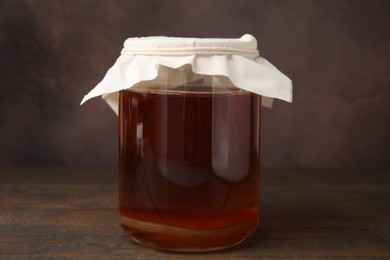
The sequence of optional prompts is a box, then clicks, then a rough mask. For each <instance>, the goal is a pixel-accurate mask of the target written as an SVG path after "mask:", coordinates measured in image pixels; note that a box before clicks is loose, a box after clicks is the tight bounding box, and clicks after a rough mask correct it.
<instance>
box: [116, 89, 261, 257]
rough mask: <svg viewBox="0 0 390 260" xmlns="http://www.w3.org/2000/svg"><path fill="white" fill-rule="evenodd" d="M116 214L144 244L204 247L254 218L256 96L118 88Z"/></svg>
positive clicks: (241, 231) (250, 226)
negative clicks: (143, 91) (117, 189)
mask: <svg viewBox="0 0 390 260" xmlns="http://www.w3.org/2000/svg"><path fill="white" fill-rule="evenodd" d="M119 100H120V102H119V133H120V134H119V142H120V152H119V155H120V167H119V218H120V223H121V225H122V227H123V228H124V230H125V231H126V232H127V233H128V234H129V235H130V236H131V237H132V238H133V239H134V240H135V241H137V242H139V243H142V244H144V245H147V246H150V247H154V248H159V249H167V250H176V251H210V250H216V249H222V248H227V247H231V246H234V245H236V244H238V243H240V242H241V241H243V240H244V239H245V238H247V237H248V236H250V235H251V234H252V233H253V232H254V231H255V229H256V228H257V225H258V219H259V138H260V105H261V104H260V96H258V95H256V94H252V93H250V92H246V91H242V90H238V91H226V92H202V91H199V92H194V91H192V92H174V91H149V92H147V93H139V92H135V91H121V92H120V97H119Z"/></svg>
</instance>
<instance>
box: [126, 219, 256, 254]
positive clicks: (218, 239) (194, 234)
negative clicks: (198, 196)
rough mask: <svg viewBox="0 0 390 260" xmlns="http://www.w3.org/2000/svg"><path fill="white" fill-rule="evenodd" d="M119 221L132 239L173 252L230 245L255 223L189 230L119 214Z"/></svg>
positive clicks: (251, 229)
mask: <svg viewBox="0 0 390 260" xmlns="http://www.w3.org/2000/svg"><path fill="white" fill-rule="evenodd" d="M120 223H121V225H122V227H123V229H124V230H125V231H126V233H127V234H128V235H129V236H130V237H131V238H132V239H133V240H134V241H135V242H137V243H139V244H141V245H143V246H146V247H150V248H154V249H158V250H164V251H175V252H209V251H217V250H223V249H227V248H231V247H234V246H236V245H238V244H240V243H242V242H243V241H244V240H245V239H246V238H248V237H249V236H250V235H251V234H253V233H254V231H255V230H256V228H257V225H258V222H256V223H254V222H251V223H236V224H235V225H229V226H227V227H219V228H207V229H191V228H184V227H174V226H168V225H164V224H157V223H149V222H145V221H140V220H136V219H132V218H129V217H125V216H120ZM141 230H142V231H141Z"/></svg>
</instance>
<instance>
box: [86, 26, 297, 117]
mask: <svg viewBox="0 0 390 260" xmlns="http://www.w3.org/2000/svg"><path fill="white" fill-rule="evenodd" d="M161 66H165V67H168V68H172V69H177V68H180V67H182V66H191V68H192V71H193V72H194V73H196V74H201V75H219V76H226V77H227V78H229V79H230V81H231V82H232V83H233V84H234V85H235V86H236V87H237V88H240V89H243V90H246V91H250V92H253V93H256V94H258V95H261V96H263V105H265V106H270V105H271V104H272V98H277V99H281V100H285V101H288V102H291V101H292V82H291V80H290V79H289V78H288V77H286V76H285V75H284V74H283V73H281V72H280V71H279V70H278V69H277V68H275V67H274V66H273V65H272V64H271V63H270V62H268V61H267V60H266V59H264V58H262V57H260V56H259V52H258V50H257V41H256V39H255V38H254V37H253V36H252V35H249V34H246V35H244V36H242V37H241V38H239V39H217V38H215V39H214V38H211V39H208V38H178V37H163V36H159V37H141V38H129V39H127V40H126V41H125V43H124V48H123V50H122V52H121V55H120V56H119V58H118V59H117V61H116V62H115V64H114V65H113V66H112V67H111V68H110V69H109V70H108V72H107V74H106V75H105V77H104V78H103V80H102V81H101V82H100V83H99V84H98V85H97V86H96V87H95V88H94V89H92V90H91V91H90V92H89V93H88V94H87V95H86V96H84V98H83V100H82V101H81V104H83V103H84V102H86V101H87V100H89V99H91V98H94V97H97V96H103V98H104V99H105V100H106V102H107V103H108V104H109V105H110V106H111V108H112V109H113V110H114V111H115V112H116V113H117V109H118V108H117V107H118V92H119V91H120V90H124V89H129V88H132V87H133V86H135V85H136V84H137V83H139V82H142V81H150V80H154V79H156V78H157V77H158V75H159V68H161ZM267 97H268V100H267ZM269 98H271V100H270V99H269ZM270 101H271V102H270Z"/></svg>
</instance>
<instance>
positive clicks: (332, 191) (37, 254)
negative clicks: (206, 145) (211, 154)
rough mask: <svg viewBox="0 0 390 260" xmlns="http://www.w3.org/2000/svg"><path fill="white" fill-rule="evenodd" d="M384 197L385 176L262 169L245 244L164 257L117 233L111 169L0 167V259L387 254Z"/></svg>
mask: <svg viewBox="0 0 390 260" xmlns="http://www.w3.org/2000/svg"><path fill="white" fill-rule="evenodd" d="M389 198H390V176H389V173H388V172H353V171H349V172H343V171H339V172H335V171H318V172H313V171H280V172H277V171H266V170H264V171H263V172H262V174H261V218H260V223H261V224H260V227H259V229H258V230H257V232H256V233H255V234H254V235H253V236H252V237H251V238H250V239H248V241H246V242H245V243H244V244H242V245H240V246H238V247H236V248H233V249H230V250H225V251H220V252H213V253H201V254H200V253H199V254H189V253H169V252H163V251H158V250H154V249H149V248H145V247H142V246H140V245H138V244H136V243H135V242H133V241H132V240H131V239H130V238H129V237H128V236H127V235H126V234H125V233H124V232H123V231H122V229H121V227H120V226H119V224H118V220H117V218H118V217H117V174H116V170H115V169H95V170H94V169H70V168H69V169H66V168H58V167H33V168H9V169H0V259H68V258H69V259H74V258H76V259H90V258H97V259H145V260H146V259H183V258H185V259H389V258H390V210H389V205H390V203H389V202H390V201H389Z"/></svg>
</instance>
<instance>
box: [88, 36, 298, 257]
mask: <svg viewBox="0 0 390 260" xmlns="http://www.w3.org/2000/svg"><path fill="white" fill-rule="evenodd" d="M97 96H102V97H103V98H104V99H105V101H106V102H107V103H108V104H109V106H110V107H111V108H112V109H113V110H114V111H115V112H116V114H117V115H118V116H119V137H120V138H119V146H120V152H119V155H120V160H119V162H120V167H119V168H120V169H119V218H120V223H121V225H122V226H123V228H124V230H125V231H126V232H127V233H128V234H129V235H130V236H131V237H132V238H133V239H134V240H135V241H138V242H140V243H142V244H144V245H147V246H150V247H154V248H159V249H165V250H176V251H211V250H216V249H222V248H227V247H231V246H234V245H236V244H238V243H240V242H242V241H243V240H245V239H246V238H247V237H248V236H250V235H251V234H252V233H253V232H254V231H255V230H256V227H257V225H258V221H259V169H260V165H259V164H260V162H259V154H260V146H259V143H260V106H261V105H263V106H270V105H271V104H272V102H271V101H272V98H278V99H281V100H285V101H288V102H291V101H292V82H291V80H290V79H289V78H288V77H286V76H285V75H284V74H283V73H281V72H280V71H279V70H278V69H277V68H276V67H274V66H273V65H272V64H271V63H270V62H268V61H267V60H266V59H264V58H263V57H260V55H259V51H258V49H257V41H256V39H255V38H254V37H253V36H252V35H249V34H246V35H243V36H242V37H241V38H237V39H219V38H180V37H163V36H158V37H155V36H152V37H132V38H128V39H127V40H126V41H125V43H124V48H123V49H122V51H121V55H120V56H119V57H118V59H117V60H116V62H115V64H114V65H113V66H112V67H111V68H110V69H109V70H108V71H107V74H106V75H105V77H104V78H103V79H102V81H101V82H99V83H98V84H97V85H96V86H95V88H93V89H92V90H91V91H90V92H89V93H88V94H87V95H85V96H84V98H83V100H82V101H81V104H82V103H84V102H86V101H87V100H89V99H91V98H94V97H97Z"/></svg>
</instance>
